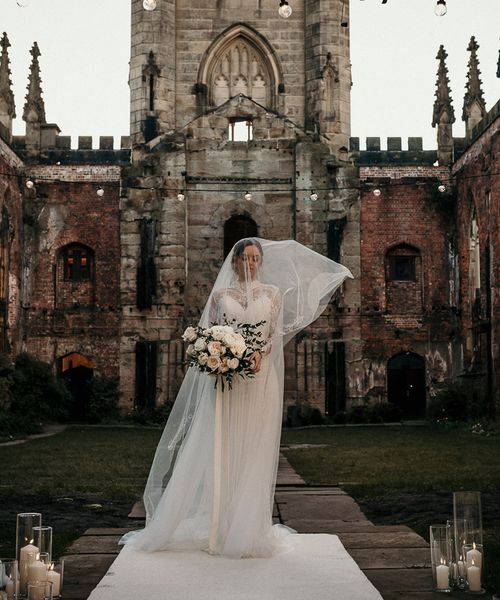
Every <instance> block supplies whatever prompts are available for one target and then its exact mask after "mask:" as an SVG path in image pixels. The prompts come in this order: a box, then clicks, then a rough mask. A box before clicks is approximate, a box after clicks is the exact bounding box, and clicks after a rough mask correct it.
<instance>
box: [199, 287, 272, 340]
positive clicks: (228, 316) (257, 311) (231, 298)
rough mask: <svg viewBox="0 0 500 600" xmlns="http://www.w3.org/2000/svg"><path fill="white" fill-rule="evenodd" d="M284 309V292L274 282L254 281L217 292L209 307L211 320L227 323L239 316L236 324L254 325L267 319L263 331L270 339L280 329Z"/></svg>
mask: <svg viewBox="0 0 500 600" xmlns="http://www.w3.org/2000/svg"><path fill="white" fill-rule="evenodd" d="M280 312H281V294H280V291H279V290H278V288H277V287H275V286H274V285H269V284H264V283H260V282H259V281H254V282H252V283H251V284H249V285H248V286H239V285H238V284H235V286H234V287H229V288H224V289H222V290H219V291H218V292H216V293H215V294H214V297H213V302H212V306H211V309H210V322H211V323H219V324H225V323H227V322H229V323H230V322H231V321H232V320H233V319H236V321H237V323H250V324H255V323H259V322H261V321H264V323H263V324H262V326H261V328H260V331H261V333H262V338H263V339H264V340H268V339H270V338H272V337H273V335H274V334H275V332H276V330H277V324H278V319H279V315H280Z"/></svg>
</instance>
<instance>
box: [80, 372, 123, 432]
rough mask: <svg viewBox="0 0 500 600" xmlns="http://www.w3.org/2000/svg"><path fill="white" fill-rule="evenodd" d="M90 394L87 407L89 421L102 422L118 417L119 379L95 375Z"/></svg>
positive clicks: (91, 382) (91, 381)
mask: <svg viewBox="0 0 500 600" xmlns="http://www.w3.org/2000/svg"><path fill="white" fill-rule="evenodd" d="M89 385H90V394H89V403H88V408H87V415H86V416H87V420H88V422H89V423H102V422H103V421H112V420H115V419H117V418H118V416H119V410H118V401H119V398H120V393H119V389H118V379H117V378H115V377H105V376H104V375H94V377H92V379H91V380H90V382H89Z"/></svg>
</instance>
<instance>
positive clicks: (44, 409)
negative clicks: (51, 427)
mask: <svg viewBox="0 0 500 600" xmlns="http://www.w3.org/2000/svg"><path fill="white" fill-rule="evenodd" d="M10 377H11V378H12V383H11V385H10V411H11V412H12V413H13V414H14V415H19V416H23V417H26V418H27V419H29V420H33V421H41V422H46V421H57V420H63V419H65V418H66V417H67V415H68V407H69V405H70V402H71V395H70V393H69V392H68V390H67V388H66V386H65V385H64V383H63V382H62V381H60V380H59V379H57V378H56V377H55V375H54V374H53V373H52V370H51V367H50V365H49V364H48V363H45V362H43V361H41V360H38V359H37V358H35V357H34V356H31V355H30V354H27V353H22V354H19V355H18V357H17V358H16V362H15V368H14V371H13V373H12V375H11V376H10Z"/></svg>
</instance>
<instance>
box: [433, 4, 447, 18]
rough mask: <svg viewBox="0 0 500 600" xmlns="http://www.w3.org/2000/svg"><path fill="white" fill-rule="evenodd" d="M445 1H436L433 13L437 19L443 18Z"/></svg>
mask: <svg viewBox="0 0 500 600" xmlns="http://www.w3.org/2000/svg"><path fill="white" fill-rule="evenodd" d="M447 10H448V9H447V8H446V0H437V3H436V7H435V8H434V13H435V14H436V16H438V17H444V15H445V14H446V11H447Z"/></svg>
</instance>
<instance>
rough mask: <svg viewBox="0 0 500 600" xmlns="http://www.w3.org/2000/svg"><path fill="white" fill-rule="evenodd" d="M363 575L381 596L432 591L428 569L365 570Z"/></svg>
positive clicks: (430, 575)
mask: <svg viewBox="0 0 500 600" xmlns="http://www.w3.org/2000/svg"><path fill="white" fill-rule="evenodd" d="M364 573H365V575H366V576H367V577H368V579H369V580H370V581H371V582H372V583H373V585H374V586H375V587H376V588H377V589H378V590H379V591H380V593H381V594H382V595H384V594H385V593H389V592H391V593H393V592H399V593H404V592H430V591H431V590H432V573H431V570H430V569H366V570H364ZM384 597H385V596H384Z"/></svg>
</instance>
